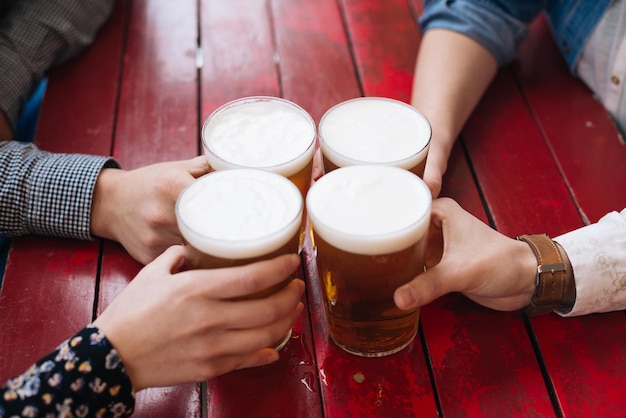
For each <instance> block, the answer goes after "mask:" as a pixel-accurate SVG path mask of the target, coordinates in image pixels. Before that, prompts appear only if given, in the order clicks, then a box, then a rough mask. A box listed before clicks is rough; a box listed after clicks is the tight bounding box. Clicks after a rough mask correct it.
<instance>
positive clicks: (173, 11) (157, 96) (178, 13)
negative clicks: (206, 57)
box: [98, 0, 201, 417]
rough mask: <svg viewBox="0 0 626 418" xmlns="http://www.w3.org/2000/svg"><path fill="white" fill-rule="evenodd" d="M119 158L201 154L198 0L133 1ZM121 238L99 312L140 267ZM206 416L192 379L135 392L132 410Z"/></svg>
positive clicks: (104, 276)
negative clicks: (124, 247) (174, 385)
mask: <svg viewBox="0 0 626 418" xmlns="http://www.w3.org/2000/svg"><path fill="white" fill-rule="evenodd" d="M129 14H130V15H129V25H128V34H127V41H126V47H125V51H124V57H123V73H122V75H121V76H122V77H121V79H120V81H119V83H120V85H121V87H120V98H119V104H118V112H117V118H116V121H117V125H116V129H115V139H114V148H113V156H114V157H115V158H116V159H117V160H118V161H120V163H121V164H122V166H123V167H124V168H126V169H131V168H135V167H141V166H144V165H147V164H152V163H155V162H159V161H169V160H178V159H186V158H190V157H193V156H195V155H198V125H199V122H198V79H197V69H196V46H197V27H198V17H197V16H198V15H197V6H196V2H195V1H194V0H186V1H178V2H176V3H168V2H155V1H147V0H144V1H141V0H134V1H133V2H131V7H130V10H129ZM140 268H141V265H140V264H139V263H137V262H136V261H134V260H133V259H132V258H131V257H130V256H129V255H128V254H127V253H126V251H125V250H124V249H123V248H122V247H121V246H120V245H119V244H117V243H114V242H110V241H107V242H105V245H104V251H103V256H102V267H101V280H100V289H99V300H98V313H99V312H101V311H102V310H103V309H104V308H106V306H107V305H108V304H109V303H110V302H111V301H112V300H113V299H114V298H115V297H116V296H117V294H119V292H121V291H122V290H123V289H124V287H125V286H126V284H127V283H128V282H129V281H130V280H132V278H133V277H135V275H136V274H137V273H138V272H139V270H140ZM155 414H156V415H161V416H196V417H197V416H200V415H201V391H200V388H199V387H198V386H197V385H194V384H189V385H182V386H176V387H170V388H150V389H146V390H143V391H141V392H139V393H138V394H137V403H136V412H135V414H134V416H146V417H151V416H155Z"/></svg>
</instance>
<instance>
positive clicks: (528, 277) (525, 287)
mask: <svg viewBox="0 0 626 418" xmlns="http://www.w3.org/2000/svg"><path fill="white" fill-rule="evenodd" d="M515 245H516V260H517V262H518V268H517V271H518V277H517V283H519V284H520V286H521V299H522V300H523V302H524V303H523V304H522V305H521V307H525V306H528V305H529V304H530V301H531V299H532V297H533V294H534V293H535V287H536V286H535V279H536V276H537V258H536V257H535V254H534V253H533V250H532V249H531V248H530V246H529V245H528V244H526V243H525V242H523V241H519V240H516V241H515Z"/></svg>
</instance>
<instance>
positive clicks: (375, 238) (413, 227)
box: [305, 164, 432, 255]
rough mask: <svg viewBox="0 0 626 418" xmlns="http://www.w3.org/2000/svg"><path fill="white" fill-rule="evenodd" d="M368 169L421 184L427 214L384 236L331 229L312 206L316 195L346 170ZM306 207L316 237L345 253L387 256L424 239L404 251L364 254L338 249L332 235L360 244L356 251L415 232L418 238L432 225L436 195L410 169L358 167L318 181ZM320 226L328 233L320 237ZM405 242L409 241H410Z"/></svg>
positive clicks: (371, 165) (376, 165) (339, 169)
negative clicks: (392, 171) (330, 237)
mask: <svg viewBox="0 0 626 418" xmlns="http://www.w3.org/2000/svg"><path fill="white" fill-rule="evenodd" d="M367 167H375V168H376V169H383V170H387V169H391V170H396V171H397V172H402V173H403V174H402V175H406V176H410V178H411V179H412V180H411V181H412V182H414V183H415V184H418V186H417V187H418V188H420V189H421V191H422V192H423V193H424V197H425V198H426V199H425V201H426V204H425V206H424V210H423V213H421V214H420V215H419V216H417V217H416V219H414V220H412V221H411V222H410V223H408V224H407V225H405V226H403V227H401V228H398V229H395V230H393V231H387V232H384V233H370V234H358V233H353V232H346V231H343V230H340V229H337V228H336V227H334V226H329V225H328V223H327V222H324V221H323V220H322V219H321V218H320V217H319V215H318V214H316V211H315V208H314V205H313V204H312V203H310V202H312V200H313V198H315V197H316V196H315V194H316V193H317V190H319V188H320V187H323V186H324V183H325V182H327V181H332V180H333V176H339V175H341V174H338V173H343V172H346V170H362V169H367ZM325 179H326V180H325ZM328 179H330V180H328ZM305 207H306V210H307V215H308V217H309V219H310V221H311V227H312V228H313V231H314V233H316V234H318V235H320V236H321V237H322V238H323V239H324V240H325V241H327V242H328V243H329V244H331V245H333V246H334V247H337V248H339V249H341V250H343V251H347V252H352V253H354V254H363V255H383V254H389V253H392V252H395V251H400V250H402V249H405V248H408V247H409V246H410V245H412V244H414V243H415V242H417V241H418V240H419V239H420V238H417V239H415V240H411V242H410V243H408V244H407V245H404V246H403V247H402V246H400V245H398V244H396V245H392V246H391V247H392V249H391V250H386V249H385V250H384V251H363V250H358V248H349V249H346V248H344V246H340V245H336V244H335V243H333V241H335V240H333V239H328V235H329V234H331V233H332V234H333V235H337V236H340V237H341V239H340V241H343V242H353V243H357V245H356V247H359V246H370V245H374V244H377V243H384V242H386V241H388V240H390V239H392V238H394V237H398V236H404V234H405V233H406V234H407V236H408V235H411V234H409V233H410V231H413V234H416V235H417V234H418V233H419V232H421V231H422V230H423V232H427V230H428V227H429V223H430V222H429V221H430V214H431V210H432V194H431V192H430V189H429V188H428V186H427V185H426V183H425V182H424V181H423V180H422V179H421V178H420V177H419V176H417V175H415V174H414V173H412V172H410V171H408V170H406V169H403V168H400V167H396V166H392V165H383V164H360V165H354V166H347V167H340V168H338V169H336V170H333V171H331V172H330V173H327V174H324V175H323V176H322V177H320V178H319V179H318V180H317V181H316V183H315V184H314V185H313V186H311V189H310V190H309V193H308V194H307V197H306V201H305ZM320 226H321V227H322V228H321V229H323V230H325V231H324V232H321V233H320V228H319V227H320ZM421 236H423V234H420V237H421ZM405 241H408V238H407V240H405Z"/></svg>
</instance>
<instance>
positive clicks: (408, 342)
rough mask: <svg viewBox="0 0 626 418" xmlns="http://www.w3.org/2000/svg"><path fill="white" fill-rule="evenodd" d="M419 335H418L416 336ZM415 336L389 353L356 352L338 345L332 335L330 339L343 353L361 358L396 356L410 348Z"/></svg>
mask: <svg viewBox="0 0 626 418" xmlns="http://www.w3.org/2000/svg"><path fill="white" fill-rule="evenodd" d="M415 335H417V333H416V334H415ZM415 335H413V337H412V338H411V339H410V340H408V341H407V342H406V343H404V344H402V345H400V346H398V347H394V348H392V349H391V350H387V351H378V352H371V351H370V352H368V351H365V352H363V351H356V350H354V349H353V348H350V347H346V346H345V345H343V344H340V343H338V342H337V341H336V340H335V339H334V338H333V336H332V335H331V336H330V337H331V338H332V340H333V342H334V343H335V345H336V346H337V347H339V348H341V349H342V350H343V351H345V352H347V353H350V354H354V355H355V356H359V357H370V358H371V357H385V356H390V355H392V354H396V353H397V352H399V351H402V350H404V349H405V348H406V347H408V346H409V344H411V343H412V342H413V340H414V339H415Z"/></svg>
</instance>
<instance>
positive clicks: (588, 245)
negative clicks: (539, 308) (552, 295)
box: [554, 209, 626, 316]
mask: <svg viewBox="0 0 626 418" xmlns="http://www.w3.org/2000/svg"><path fill="white" fill-rule="evenodd" d="M554 240H555V241H556V242H558V243H559V244H561V246H562V247H563V249H564V250H565V251H566V252H567V255H568V257H569V259H570V262H571V264H572V270H573V272H574V280H575V282H576V302H575V303H574V307H573V308H572V310H571V311H570V312H569V313H567V314H561V313H559V315H562V316H578V315H585V314H589V313H593V312H610V311H616V310H622V309H626V257H624V254H625V253H626V209H624V210H622V212H621V213H618V212H611V213H609V214H607V215H605V216H604V217H603V218H602V219H600V220H599V221H598V222H597V223H595V224H592V225H588V226H586V227H584V228H580V229H577V230H575V231H572V232H569V233H567V234H564V235H561V236H559V237H556V238H554ZM557 313H558V312H557Z"/></svg>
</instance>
